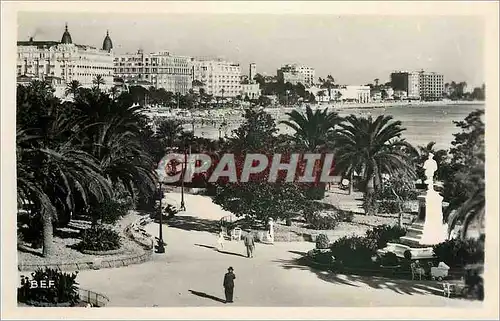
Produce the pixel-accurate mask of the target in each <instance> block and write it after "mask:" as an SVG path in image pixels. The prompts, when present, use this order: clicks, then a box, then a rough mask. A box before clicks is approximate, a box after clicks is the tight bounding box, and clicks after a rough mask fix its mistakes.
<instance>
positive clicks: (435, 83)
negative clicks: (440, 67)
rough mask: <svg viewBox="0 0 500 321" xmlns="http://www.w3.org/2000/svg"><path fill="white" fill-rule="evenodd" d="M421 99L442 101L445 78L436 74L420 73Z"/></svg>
mask: <svg viewBox="0 0 500 321" xmlns="http://www.w3.org/2000/svg"><path fill="white" fill-rule="evenodd" d="M419 81H420V98H421V99H423V100H441V99H442V98H443V92H444V76H443V75H442V74H438V73H435V72H424V71H421V72H419Z"/></svg>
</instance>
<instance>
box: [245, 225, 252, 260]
mask: <svg viewBox="0 0 500 321" xmlns="http://www.w3.org/2000/svg"><path fill="white" fill-rule="evenodd" d="M244 242H245V246H246V248H247V257H253V252H254V250H255V240H254V238H253V235H252V233H251V232H250V231H247V233H246V235H245V238H244Z"/></svg>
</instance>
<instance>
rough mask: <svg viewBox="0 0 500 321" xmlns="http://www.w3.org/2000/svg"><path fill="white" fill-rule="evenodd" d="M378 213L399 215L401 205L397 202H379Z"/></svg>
mask: <svg viewBox="0 0 500 321" xmlns="http://www.w3.org/2000/svg"><path fill="white" fill-rule="evenodd" d="M377 203H378V212H379V213H384V214H396V213H399V205H398V202H397V201H396V200H385V199H384V200H381V201H378V202H377Z"/></svg>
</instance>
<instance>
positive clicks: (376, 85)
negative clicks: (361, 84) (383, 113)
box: [373, 78, 380, 88]
mask: <svg viewBox="0 0 500 321" xmlns="http://www.w3.org/2000/svg"><path fill="white" fill-rule="evenodd" d="M379 81H380V79H378V78H375V79H373V82H374V83H375V88H377V87H378V82H379Z"/></svg>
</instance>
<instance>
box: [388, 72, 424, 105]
mask: <svg viewBox="0 0 500 321" xmlns="http://www.w3.org/2000/svg"><path fill="white" fill-rule="evenodd" d="M391 87H392V88H393V89H394V91H398V92H400V91H404V92H405V93H406V95H405V98H408V99H420V75H419V73H418V72H413V71H411V72H410V71H396V72H393V73H392V74H391Z"/></svg>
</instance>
